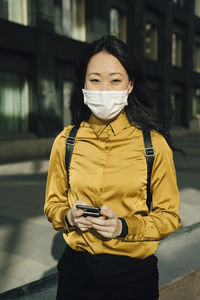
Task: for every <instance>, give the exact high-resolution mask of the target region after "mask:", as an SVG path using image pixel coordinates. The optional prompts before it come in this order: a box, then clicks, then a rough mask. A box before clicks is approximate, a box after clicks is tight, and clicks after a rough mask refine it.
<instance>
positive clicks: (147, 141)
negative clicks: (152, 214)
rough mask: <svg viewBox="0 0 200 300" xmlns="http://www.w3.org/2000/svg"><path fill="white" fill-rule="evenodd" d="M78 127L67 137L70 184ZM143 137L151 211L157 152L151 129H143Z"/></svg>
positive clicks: (66, 160)
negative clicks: (70, 169) (70, 171)
mask: <svg viewBox="0 0 200 300" xmlns="http://www.w3.org/2000/svg"><path fill="white" fill-rule="evenodd" d="M78 129H79V126H74V127H73V128H72V129H71V131H70V133H69V136H68V137H67V139H66V151H65V165H66V172H67V182H68V186H69V185H70V184H69V167H70V163H71V158H72V153H73V148H74V144H75V141H76V134H77V131H78ZM143 138H144V146H145V149H144V155H145V157H146V161H147V200H146V204H147V206H148V208H149V211H150V210H151V203H152V196H151V190H150V184H151V172H152V167H153V161H154V156H155V152H154V148H153V146H152V142H151V134H150V131H149V130H145V131H143Z"/></svg>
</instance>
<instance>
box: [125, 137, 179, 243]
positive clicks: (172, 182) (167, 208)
mask: <svg viewBox="0 0 200 300" xmlns="http://www.w3.org/2000/svg"><path fill="white" fill-rule="evenodd" d="M152 135H153V136H154V134H152ZM153 145H154V148H155V151H156V154H155V160H154V164H153V169H152V176H151V192H152V199H153V210H152V211H151V212H150V213H149V214H148V215H146V216H145V215H143V214H142V213H140V212H137V213H135V214H134V215H133V216H131V217H125V221H126V223H127V225H128V235H127V236H126V237H125V240H127V241H156V240H160V239H163V238H165V237H167V236H168V235H169V234H170V233H172V232H173V231H175V230H176V229H178V227H179V226H180V218H179V215H178V211H179V205H180V198H179V191H178V187H177V179H176V172H175V168H174V162H173V155H172V151H171V149H170V147H169V146H168V144H167V143H166V141H165V139H164V138H163V137H161V136H160V138H158V134H157V138H156V139H155V141H154V140H153Z"/></svg>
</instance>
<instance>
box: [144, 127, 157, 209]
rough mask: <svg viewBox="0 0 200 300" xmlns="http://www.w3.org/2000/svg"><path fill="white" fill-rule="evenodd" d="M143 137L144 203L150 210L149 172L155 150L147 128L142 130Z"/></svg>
mask: <svg viewBox="0 0 200 300" xmlns="http://www.w3.org/2000/svg"><path fill="white" fill-rule="evenodd" d="M143 138H144V147H145V149H144V155H145V157H146V161H147V200H146V204H147V206H148V209H149V211H150V210H151V205H152V195H151V187H150V186H151V172H152V167H153V162H154V156H155V151H154V148H153V146H152V142H151V133H150V131H149V130H145V131H143Z"/></svg>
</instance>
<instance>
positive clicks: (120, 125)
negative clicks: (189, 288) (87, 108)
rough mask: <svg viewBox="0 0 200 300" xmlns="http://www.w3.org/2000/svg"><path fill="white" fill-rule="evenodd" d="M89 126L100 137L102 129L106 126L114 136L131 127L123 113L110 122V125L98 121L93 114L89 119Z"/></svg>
mask: <svg viewBox="0 0 200 300" xmlns="http://www.w3.org/2000/svg"><path fill="white" fill-rule="evenodd" d="M89 124H90V127H91V128H92V129H93V131H94V133H95V134H96V135H97V136H100V135H101V134H102V132H103V131H104V129H105V128H106V126H108V125H109V126H110V127H111V129H112V132H113V134H114V135H117V134H118V133H120V132H121V131H122V130H124V129H125V128H128V127H130V126H131V124H130V123H129V120H128V119H127V116H126V114H125V113H123V114H122V115H121V116H120V117H118V118H117V119H115V120H114V121H112V122H110V123H105V122H103V121H101V120H99V119H98V118H97V117H95V115H94V114H91V116H90V118H89Z"/></svg>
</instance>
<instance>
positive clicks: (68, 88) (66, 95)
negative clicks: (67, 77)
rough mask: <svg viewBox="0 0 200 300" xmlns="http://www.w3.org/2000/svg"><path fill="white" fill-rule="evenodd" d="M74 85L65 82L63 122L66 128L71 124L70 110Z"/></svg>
mask: <svg viewBox="0 0 200 300" xmlns="http://www.w3.org/2000/svg"><path fill="white" fill-rule="evenodd" d="M72 86H73V83H72V82H71V81H64V82H63V122H64V126H66V125H69V124H71V112H70V110H69V104H70V96H71V91H72Z"/></svg>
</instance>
